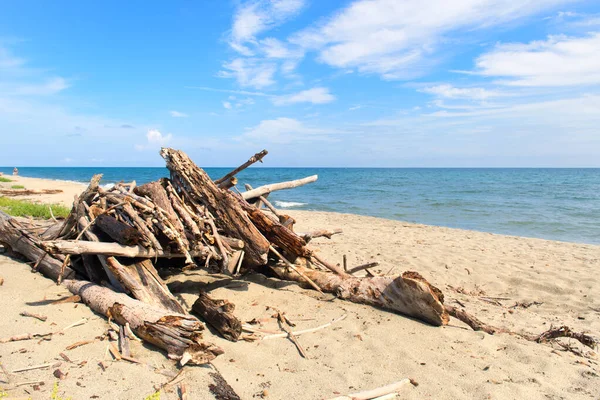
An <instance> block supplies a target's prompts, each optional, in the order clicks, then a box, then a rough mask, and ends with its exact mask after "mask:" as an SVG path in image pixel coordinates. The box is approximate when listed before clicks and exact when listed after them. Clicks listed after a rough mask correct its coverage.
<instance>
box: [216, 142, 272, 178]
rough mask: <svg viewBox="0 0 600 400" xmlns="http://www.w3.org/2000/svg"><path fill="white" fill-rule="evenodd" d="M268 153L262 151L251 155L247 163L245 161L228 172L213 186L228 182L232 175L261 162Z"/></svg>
mask: <svg viewBox="0 0 600 400" xmlns="http://www.w3.org/2000/svg"><path fill="white" fill-rule="evenodd" d="M268 153H269V152H268V151H267V150H263V151H261V152H259V153H256V154H255V155H253V156H252V157H250V158H249V159H248V161H246V162H245V163H243V164H242V165H240V166H239V167H237V168H236V169H234V170H233V171H231V172H229V173H228V174H227V175H225V176H223V177H222V178H219V179H217V180H215V184H217V185H218V184H219V183H221V182H224V181H226V180H228V179H229V178H231V177H233V176H234V175H236V174H237V173H239V172H240V171H243V170H245V169H246V168H248V167H249V166H251V165H252V164H254V163H255V162H257V161H260V162H262V159H263V157H264V156H266V155H267V154H268Z"/></svg>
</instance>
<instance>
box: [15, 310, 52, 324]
mask: <svg viewBox="0 0 600 400" xmlns="http://www.w3.org/2000/svg"><path fill="white" fill-rule="evenodd" d="M21 315H22V316H24V317H31V318H35V319H39V320H40V321H42V322H46V320H47V319H48V317H46V316H45V315H40V314H34V313H30V312H29V311H22V312H21Z"/></svg>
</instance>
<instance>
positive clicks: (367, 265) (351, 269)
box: [348, 261, 379, 275]
mask: <svg viewBox="0 0 600 400" xmlns="http://www.w3.org/2000/svg"><path fill="white" fill-rule="evenodd" d="M378 265H379V263H378V262H377V261H375V262H371V263H367V264H363V265H359V266H358V267H354V268H350V269H349V270H348V273H349V274H350V275H352V274H355V273H356V272H358V271H362V270H364V269H367V268H373V267H376V266H378Z"/></svg>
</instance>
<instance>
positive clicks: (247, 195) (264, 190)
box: [242, 175, 319, 200]
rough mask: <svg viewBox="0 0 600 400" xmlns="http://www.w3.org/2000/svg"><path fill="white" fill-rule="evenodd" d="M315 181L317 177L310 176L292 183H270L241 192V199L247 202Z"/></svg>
mask: <svg viewBox="0 0 600 400" xmlns="http://www.w3.org/2000/svg"><path fill="white" fill-rule="evenodd" d="M317 179H319V176H318V175H312V176H307V177H306V178H302V179H296V180H293V181H287V182H279V183H271V184H269V185H264V186H260V187H257V188H256V189H252V190H248V191H246V192H243V193H242V197H243V198H244V200H249V199H253V198H256V197H259V196H264V195H266V194H269V193H271V192H275V191H277V190H283V189H293V188H297V187H298V186H303V185H306V184H308V183H311V182H315V181H316V180H317Z"/></svg>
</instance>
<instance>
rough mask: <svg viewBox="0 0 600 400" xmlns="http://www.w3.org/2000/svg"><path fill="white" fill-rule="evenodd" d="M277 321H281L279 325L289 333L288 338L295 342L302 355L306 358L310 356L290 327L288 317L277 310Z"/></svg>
mask: <svg viewBox="0 0 600 400" xmlns="http://www.w3.org/2000/svg"><path fill="white" fill-rule="evenodd" d="M277 321H278V322H279V327H280V328H281V329H282V330H283V331H285V333H286V334H287V338H288V339H290V341H291V342H292V343H294V345H295V346H296V348H297V349H298V352H299V353H300V355H301V356H302V357H304V358H308V356H307V355H306V351H304V348H303V347H302V345H301V344H300V342H299V341H298V338H297V337H296V335H294V333H293V332H292V330H291V329H290V323H289V321H288V319H287V318H286V317H285V316H284V315H283V314H282V313H281V312H279V311H277Z"/></svg>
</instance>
